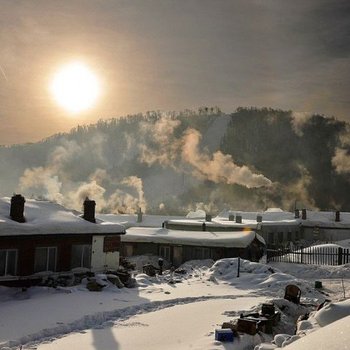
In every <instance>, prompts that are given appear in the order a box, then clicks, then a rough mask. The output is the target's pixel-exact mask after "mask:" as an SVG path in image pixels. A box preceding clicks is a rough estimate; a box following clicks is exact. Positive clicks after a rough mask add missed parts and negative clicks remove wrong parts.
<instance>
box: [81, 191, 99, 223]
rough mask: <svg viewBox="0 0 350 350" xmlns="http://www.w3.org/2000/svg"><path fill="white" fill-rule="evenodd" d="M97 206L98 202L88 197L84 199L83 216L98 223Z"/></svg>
mask: <svg viewBox="0 0 350 350" xmlns="http://www.w3.org/2000/svg"><path fill="white" fill-rule="evenodd" d="M95 207H96V202H95V201H94V200H91V199H89V198H88V197H86V198H85V201H84V215H83V218H84V219H85V220H86V221H90V222H93V223H96V219H95Z"/></svg>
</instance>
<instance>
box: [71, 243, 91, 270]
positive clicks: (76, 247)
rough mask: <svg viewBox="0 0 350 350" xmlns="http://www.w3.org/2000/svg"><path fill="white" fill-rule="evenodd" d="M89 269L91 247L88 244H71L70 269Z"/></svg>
mask: <svg viewBox="0 0 350 350" xmlns="http://www.w3.org/2000/svg"><path fill="white" fill-rule="evenodd" d="M75 267H86V268H88V269H89V268H90V267H91V245H90V244H73V245H72V256H71V268H72V269H74V268H75Z"/></svg>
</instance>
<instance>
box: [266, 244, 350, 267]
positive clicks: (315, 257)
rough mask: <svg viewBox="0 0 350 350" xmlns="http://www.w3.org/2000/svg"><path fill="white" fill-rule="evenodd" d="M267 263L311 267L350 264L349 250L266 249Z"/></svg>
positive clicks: (320, 248) (321, 247) (324, 247)
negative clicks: (295, 264) (284, 263)
mask: <svg viewBox="0 0 350 350" xmlns="http://www.w3.org/2000/svg"><path fill="white" fill-rule="evenodd" d="M267 261H268V262H271V261H273V262H287V263H297V264H312V265H343V264H348V263H349V262H350V253H349V249H345V248H337V247H328V246H319V245H318V246H311V247H299V248H298V247H295V248H294V249H293V250H291V249H287V248H284V247H280V248H273V249H270V248H268V249H267Z"/></svg>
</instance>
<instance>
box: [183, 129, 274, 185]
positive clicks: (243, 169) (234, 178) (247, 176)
mask: <svg viewBox="0 0 350 350" xmlns="http://www.w3.org/2000/svg"><path fill="white" fill-rule="evenodd" d="M200 139H201V134H200V133H199V132H198V131H197V130H195V129H187V131H186V132H185V134H184V136H183V148H182V158H183V160H184V161H186V162H187V163H189V164H191V165H192V167H193V171H192V174H193V175H194V176H195V177H198V178H200V179H202V180H210V181H213V182H215V183H226V184H239V185H242V186H246V187H248V188H253V187H263V186H270V185H271V184H272V182H271V181H270V180H269V179H268V178H266V177H265V176H263V175H261V174H254V173H253V172H252V171H251V170H250V169H249V168H248V167H247V166H245V165H244V166H238V165H236V164H235V163H234V162H233V160H232V157H231V156H230V155H225V154H223V153H222V152H220V151H218V152H215V153H214V154H213V155H212V157H210V156H209V155H208V154H206V153H200V152H199V142H200Z"/></svg>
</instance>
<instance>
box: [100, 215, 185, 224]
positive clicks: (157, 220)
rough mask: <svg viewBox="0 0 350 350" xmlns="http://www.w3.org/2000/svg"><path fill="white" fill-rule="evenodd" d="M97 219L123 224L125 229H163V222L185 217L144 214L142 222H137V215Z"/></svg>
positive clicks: (104, 216) (110, 216) (103, 216)
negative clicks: (135, 227)
mask: <svg viewBox="0 0 350 350" xmlns="http://www.w3.org/2000/svg"><path fill="white" fill-rule="evenodd" d="M96 217H97V218H98V219H101V220H103V221H108V222H113V223H116V224H121V225H123V226H125V227H133V226H141V227H162V224H163V222H164V221H166V220H173V219H181V218H183V216H170V215H167V216H166V215H148V214H143V215H142V221H141V222H137V215H134V214H97V215H96Z"/></svg>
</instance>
